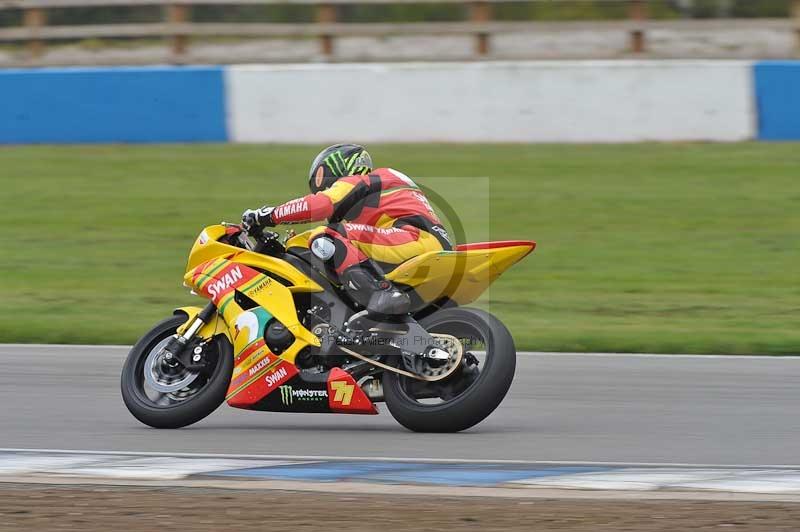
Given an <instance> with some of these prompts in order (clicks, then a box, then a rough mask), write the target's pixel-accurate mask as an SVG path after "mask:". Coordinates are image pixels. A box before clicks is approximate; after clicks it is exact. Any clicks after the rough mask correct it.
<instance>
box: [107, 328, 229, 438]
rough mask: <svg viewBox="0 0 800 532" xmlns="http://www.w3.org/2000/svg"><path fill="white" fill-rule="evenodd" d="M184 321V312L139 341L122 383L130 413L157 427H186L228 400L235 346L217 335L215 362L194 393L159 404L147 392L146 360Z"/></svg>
mask: <svg viewBox="0 0 800 532" xmlns="http://www.w3.org/2000/svg"><path fill="white" fill-rule="evenodd" d="M185 322H186V316H185V315H181V316H175V317H172V318H168V319H166V320H164V321H162V322H160V323H159V324H157V325H156V326H155V327H153V328H152V329H151V330H150V332H148V333H147V334H145V335H144V336H143V337H142V339H141V340H139V341H138V342H136V345H134V346H133V348H132V349H131V351H130V353H129V354H128V358H127V359H126V360H125V365H124V366H123V368H122V378H121V382H120V387H121V390H122V400H123V401H124V402H125V406H126V407H128V410H129V411H130V413H131V414H133V416H134V417H135V418H136V419H138V420H139V421H141V422H142V423H144V424H145V425H150V426H151V427H154V428H158V429H175V428H180V427H185V426H187V425H191V424H192V423H197V422H198V421H200V420H201V419H203V418H205V417H206V416H208V415H209V414H211V413H212V412H213V411H214V410H216V409H217V408H218V407H219V405H221V404H222V402H223V401H224V400H225V394H226V393H227V391H228V386H229V384H230V380H231V373H232V372H233V348H232V347H231V344H230V342H229V341H228V339H227V338H226V337H225V336H216V337H214V339H213V340H212V342H213V344H214V345H213V347H214V348H216V365H215V366H214V367H213V369H212V370H211V371H210V372H209V375H207V376H205V377H204V378H206V379H207V380H206V382H205V383H204V384H203V386H202V388H200V389H199V390H197V391H196V393H194V395H191V396H190V397H188V398H187V399H184V400H181V401H180V402H176V403H175V404H170V405H166V406H159V405H156V404H154V403H153V402H152V401H151V400H149V398H148V397H147V395H146V394H145V393H144V391H143V388H142V382H143V379H144V377H143V375H142V374H141V373H142V368H143V363H144V360H145V359H146V358H147V357H148V355H149V354H150V352H151V351H152V350H153V349H154V347H155V346H157V345H158V343H159V342H161V341H163V340H164V339H165V338H168V337H170V336H172V335H174V334H175V331H176V329H177V328H178V327H180V326H181V325H183V324H184V323H185Z"/></svg>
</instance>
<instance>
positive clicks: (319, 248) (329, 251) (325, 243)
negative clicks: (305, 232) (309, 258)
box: [311, 236, 336, 261]
mask: <svg viewBox="0 0 800 532" xmlns="http://www.w3.org/2000/svg"><path fill="white" fill-rule="evenodd" d="M335 252H336V246H335V245H334V243H333V240H331V239H330V238H329V237H327V236H319V237H317V238H315V239H314V241H313V242H311V253H313V254H314V256H315V257H317V258H318V259H320V260H323V261H328V260H331V259H332V258H333V254H334V253H335Z"/></svg>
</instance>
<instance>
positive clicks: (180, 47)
mask: <svg viewBox="0 0 800 532" xmlns="http://www.w3.org/2000/svg"><path fill="white" fill-rule="evenodd" d="M189 14H190V13H189V6H188V5H185V4H170V5H168V6H167V12H166V15H167V22H168V23H169V24H184V23H186V22H189ZM170 40H171V43H172V44H171V51H172V55H173V57H175V58H176V59H179V58H181V56H183V55H184V54H185V53H186V51H187V49H188V48H189V37H188V36H187V35H180V34H175V35H173V36H172V37H171V38H170Z"/></svg>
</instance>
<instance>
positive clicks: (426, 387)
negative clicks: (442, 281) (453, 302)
mask: <svg viewBox="0 0 800 532" xmlns="http://www.w3.org/2000/svg"><path fill="white" fill-rule="evenodd" d="M420 325H422V327H423V328H424V329H425V330H426V331H428V332H429V333H440V334H444V335H450V336H453V337H455V338H456V339H458V341H459V342H460V343H461V345H462V347H463V349H464V357H463V361H462V363H461V366H460V367H459V369H458V370H456V371H455V372H454V373H453V374H452V375H451V376H450V377H447V378H446V379H444V380H442V381H437V382H422V381H419V380H416V379H412V378H410V377H404V376H402V375H398V374H397V373H393V372H390V371H386V372H384V374H383V390H384V394H385V398H386V406H387V407H388V408H389V412H391V414H392V416H393V417H394V418H395V419H396V420H397V421H398V422H399V423H400V424H401V425H403V426H404V427H406V428H407V429H410V430H413V431H416V432H458V431H461V430H465V429H468V428H470V427H472V426H473V425H476V424H478V423H480V422H481V421H483V420H484V419H485V418H486V417H487V416H488V415H489V414H491V413H492V412H493V411H494V410H495V408H497V407H498V406H499V405H500V402H501V401H502V400H503V398H504V397H505V396H506V393H507V392H508V389H509V388H510V387H511V381H512V380H513V378H514V370H515V368H516V361H517V352H516V348H515V347H514V340H513V338H512V337H511V333H509V332H508V329H506V327H505V325H503V324H502V322H500V320H498V319H497V318H495V317H494V316H492V315H491V314H489V313H488V312H484V311H482V310H478V309H471V308H453V309H446V310H442V311H439V312H436V313H434V314H433V315H431V316H428V317H427V318H425V319H423V320H421V321H420Z"/></svg>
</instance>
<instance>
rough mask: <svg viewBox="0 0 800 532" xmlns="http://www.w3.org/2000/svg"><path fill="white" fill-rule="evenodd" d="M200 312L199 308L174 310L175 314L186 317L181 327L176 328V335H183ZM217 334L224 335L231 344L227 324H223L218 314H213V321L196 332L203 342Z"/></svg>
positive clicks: (231, 339)
mask: <svg viewBox="0 0 800 532" xmlns="http://www.w3.org/2000/svg"><path fill="white" fill-rule="evenodd" d="M201 310H202V309H201V308H200V307H181V308H176V309H175V312H174V313H175V314H185V315H186V316H188V317H187V319H186V321H185V322H184V323H183V325H181V326H180V327H178V331H177V332H178V334H183V332H184V331H185V330H186V327H188V326H189V324H190V323H192V322H194V319H195V318H196V317H197V315H198V314H200V311H201ZM218 334H224V335H225V336H227V337H228V340H230V341H231V343H233V338H231V335H230V333H229V332H228V324H227V323H225V320H223V319H222V318H220V316H219V314H214V320H213V321H211V322H209V323H206V324H205V325H203V327H202V328H201V329H200V330H199V331H197V336H199V337H200V338H202V339H204V340H210V339H211V338H213V337H214V336H217V335H218Z"/></svg>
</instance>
